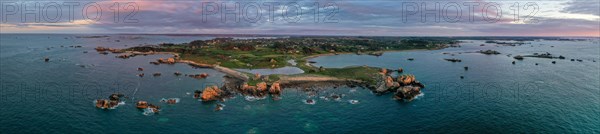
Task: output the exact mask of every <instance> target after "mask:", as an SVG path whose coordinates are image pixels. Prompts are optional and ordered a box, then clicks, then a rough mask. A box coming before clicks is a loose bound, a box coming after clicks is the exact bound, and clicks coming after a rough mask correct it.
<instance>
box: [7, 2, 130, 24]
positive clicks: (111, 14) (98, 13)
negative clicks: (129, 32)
mask: <svg viewBox="0 0 600 134" xmlns="http://www.w3.org/2000/svg"><path fill="white" fill-rule="evenodd" d="M139 10H140V7H139V6H138V4H137V3H136V2H36V1H26V2H11V1H8V2H1V3H0V11H1V14H0V15H1V16H0V17H1V18H2V22H3V23H7V22H20V23H58V22H76V21H77V20H86V21H89V22H100V21H103V20H107V21H105V22H113V23H138V22H139V19H138V16H137V13H138V11H139ZM108 19H110V20H112V21H108Z"/></svg>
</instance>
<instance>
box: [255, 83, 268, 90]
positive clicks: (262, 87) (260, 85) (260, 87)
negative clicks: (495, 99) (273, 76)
mask: <svg viewBox="0 0 600 134" xmlns="http://www.w3.org/2000/svg"><path fill="white" fill-rule="evenodd" d="M256 90H258V91H259V92H265V91H267V83H266V82H261V83H258V84H256Z"/></svg>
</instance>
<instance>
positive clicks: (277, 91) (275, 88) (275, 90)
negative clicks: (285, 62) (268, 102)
mask: <svg viewBox="0 0 600 134" xmlns="http://www.w3.org/2000/svg"><path fill="white" fill-rule="evenodd" d="M269 93H270V94H273V95H281V85H280V84H279V81H276V82H274V83H273V84H272V85H271V88H269Z"/></svg>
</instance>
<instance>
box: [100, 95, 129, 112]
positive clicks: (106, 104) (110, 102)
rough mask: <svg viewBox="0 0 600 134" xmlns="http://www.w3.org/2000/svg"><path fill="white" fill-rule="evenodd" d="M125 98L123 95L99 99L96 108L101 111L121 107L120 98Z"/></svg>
mask: <svg viewBox="0 0 600 134" xmlns="http://www.w3.org/2000/svg"><path fill="white" fill-rule="evenodd" d="M123 96H124V95H123V94H111V95H110V96H108V99H98V100H96V107H97V108H101V109H109V108H114V107H116V106H118V105H119V102H120V101H121V99H120V98H121V97H123Z"/></svg>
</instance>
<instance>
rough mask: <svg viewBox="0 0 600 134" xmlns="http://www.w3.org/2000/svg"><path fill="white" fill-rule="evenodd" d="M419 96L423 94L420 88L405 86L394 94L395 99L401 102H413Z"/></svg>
mask: <svg viewBox="0 0 600 134" xmlns="http://www.w3.org/2000/svg"><path fill="white" fill-rule="evenodd" d="M419 94H421V88H420V87H413V86H404V87H402V88H399V89H398V90H396V93H394V99H396V100H401V101H411V100H413V99H414V98H415V97H416V96H417V95H419Z"/></svg>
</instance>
